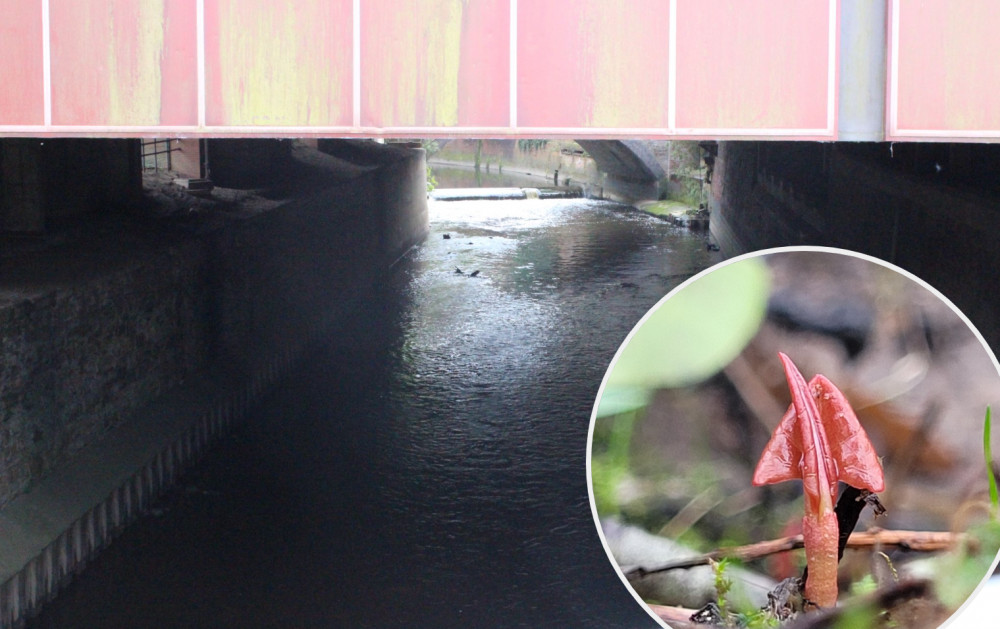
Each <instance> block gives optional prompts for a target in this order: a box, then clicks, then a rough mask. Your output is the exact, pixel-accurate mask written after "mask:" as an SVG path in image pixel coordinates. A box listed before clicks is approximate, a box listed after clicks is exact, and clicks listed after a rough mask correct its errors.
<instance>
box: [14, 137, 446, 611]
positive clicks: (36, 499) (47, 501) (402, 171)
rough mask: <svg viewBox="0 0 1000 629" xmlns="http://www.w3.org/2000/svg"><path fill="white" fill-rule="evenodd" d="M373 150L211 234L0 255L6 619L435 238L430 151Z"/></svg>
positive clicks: (43, 593) (67, 572) (47, 591)
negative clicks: (1, 269)
mask: <svg viewBox="0 0 1000 629" xmlns="http://www.w3.org/2000/svg"><path fill="white" fill-rule="evenodd" d="M237 148H238V147H237ZM372 150H373V149H371V148H370V147H369V148H366V149H365V151H372ZM374 150H375V151H376V152H377V153H380V154H379V155H378V161H379V164H380V165H379V166H378V167H377V168H374V169H366V168H362V169H351V170H350V173H349V175H348V176H336V175H334V176H332V177H331V179H330V185H329V186H313V187H310V188H309V189H310V190H311V191H312V192H311V193H309V194H308V195H305V196H301V197H298V198H296V199H294V200H292V201H290V202H288V203H286V204H284V205H281V206H280V207H277V208H275V209H272V210H269V211H266V212H263V213H259V214H256V215H254V216H252V217H250V218H234V219H231V220H229V221H226V222H224V223H223V224H222V225H221V226H216V228H215V229H213V230H211V231H208V232H207V233H200V234H192V233H191V231H189V230H154V231H153V232H152V233H151V234H147V235H148V236H150V238H149V239H148V240H145V241H144V240H142V238H141V237H140V238H139V239H138V240H135V238H136V236H135V235H134V234H132V235H131V236H130V237H129V238H126V239H122V238H120V237H119V236H120V235H119V234H117V233H114V232H113V231H112V232H111V233H108V234H106V236H107V238H105V240H104V241H101V242H87V243H80V246H78V247H67V248H62V249H60V248H56V250H53V251H45V252H42V253H40V254H38V256H37V257H35V258H32V256H31V255H30V254H26V255H27V257H25V256H20V257H17V258H9V259H7V260H4V261H3V262H4V263H6V264H8V265H11V266H9V267H8V268H5V273H4V274H3V275H2V276H0V330H2V333H0V505H5V506H3V507H2V508H0V538H2V539H3V540H4V543H3V544H2V545H0V627H15V626H21V624H22V623H23V622H24V619H25V618H26V617H28V616H29V615H30V614H31V612H32V610H33V609H34V608H36V607H37V606H38V605H40V604H41V603H42V602H43V601H44V600H46V599H47V598H48V597H49V596H50V595H52V594H53V593H54V592H55V591H56V590H58V589H59V588H60V587H61V586H62V584H63V583H64V582H65V581H66V580H67V579H68V578H70V577H71V576H72V574H73V573H74V572H76V571H77V570H79V569H80V567H81V566H82V565H83V564H84V563H85V562H86V561H88V560H89V559H90V558H91V557H92V556H93V555H94V554H95V553H97V552H98V551H99V550H100V549H101V548H102V547H103V546H104V545H105V544H106V543H107V542H108V541H109V540H110V539H111V538H113V537H114V536H115V535H116V534H117V533H118V532H119V531H120V529H121V528H122V527H123V526H125V525H126V524H127V523H128V522H129V521H131V520H132V519H133V518H134V517H136V516H137V515H138V514H139V513H141V512H142V510H143V509H145V508H146V507H148V505H149V504H150V503H151V502H152V500H153V499H154V498H155V496H156V494H157V493H158V492H159V491H160V490H162V489H163V488H165V487H166V486H168V485H169V484H170V483H171V482H173V480H174V479H176V478H177V476H178V475H179V474H180V472H181V470H182V468H183V467H184V466H186V465H187V464H189V463H191V462H192V461H194V460H195V459H196V458H197V457H198V456H199V454H200V453H201V452H202V451H203V450H204V449H205V448H206V447H207V446H208V444H209V443H210V442H211V441H212V439H213V438H215V437H216V436H218V435H219V434H221V432H222V431H223V430H224V429H225V427H226V426H227V425H228V424H230V423H231V422H233V421H235V420H237V419H239V418H240V416H242V415H243V414H244V413H245V412H246V411H247V409H248V408H249V407H250V406H251V405H252V403H253V401H254V400H255V399H258V398H259V396H260V395H262V393H263V391H264V389H265V388H266V387H267V386H268V385H269V384H270V383H273V382H275V381H276V379H277V378H278V376H279V375H280V373H281V372H282V371H284V370H287V369H288V368H289V367H290V366H291V364H292V363H293V362H294V361H295V360H296V357H297V356H301V355H302V354H303V353H304V351H305V350H306V349H307V348H308V347H309V345H310V344H311V343H313V342H314V341H316V340H317V338H319V337H321V336H323V335H326V334H329V333H331V331H332V330H335V326H336V324H337V321H338V320H339V319H340V318H341V317H342V316H344V315H346V314H348V313H349V312H351V310H352V309H353V308H354V307H355V306H356V305H357V304H358V303H359V302H360V301H361V300H363V299H365V297H366V296H367V295H368V294H369V293H370V292H371V291H372V289H373V288H374V287H375V283H376V282H378V281H379V280H380V278H381V277H382V276H383V275H384V274H385V273H386V272H387V270H388V268H389V266H390V265H391V264H392V262H394V261H395V260H397V259H398V258H399V257H400V256H401V255H403V254H404V253H405V251H406V250H407V249H409V248H410V247H411V246H412V245H413V244H415V243H416V242H418V241H420V240H422V239H423V238H424V237H425V236H426V233H427V230H428V225H427V203H426V194H425V181H424V173H425V168H426V164H425V158H424V153H423V151H421V150H400V149H391V150H389V149H387V150H386V151H385V152H381V151H380V150H379V149H374ZM251 152H252V151H251ZM342 175H343V173H342ZM140 231H141V230H140ZM98 240H100V239H98ZM88 246H89V248H90V249H89V251H88ZM29 489H30V490H31V491H26V490H29Z"/></svg>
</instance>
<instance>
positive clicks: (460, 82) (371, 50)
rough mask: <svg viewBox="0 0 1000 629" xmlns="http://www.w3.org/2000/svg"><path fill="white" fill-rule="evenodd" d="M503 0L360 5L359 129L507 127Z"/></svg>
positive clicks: (388, 0) (394, 0) (381, 0)
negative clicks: (360, 127)
mask: <svg viewBox="0 0 1000 629" xmlns="http://www.w3.org/2000/svg"><path fill="white" fill-rule="evenodd" d="M509 7H510V2H509V0H476V1H474V2H469V1H468V0H366V1H365V2H364V3H363V5H362V11H361V29H360V31H361V124H362V126H365V127H505V126H507V125H508V124H509V121H510V115H509V111H508V99H509V97H508V95H509V92H508V89H509V85H508V83H509V74H510V73H509V65H508V64H509V59H510V54H509V31H510V27H509V24H510V13H509Z"/></svg>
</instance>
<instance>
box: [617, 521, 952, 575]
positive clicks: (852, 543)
mask: <svg viewBox="0 0 1000 629" xmlns="http://www.w3.org/2000/svg"><path fill="white" fill-rule="evenodd" d="M960 539H961V536H960V535H958V534H955V533H950V532H947V531H943V532H942V531H899V530H885V529H872V530H870V531H865V532H858V533H851V536H850V537H849V538H848V539H847V547H848V548H873V547H881V548H886V547H894V548H901V549H904V550H910V551H916V552H934V551H939V550H947V549H949V548H952V547H953V546H954V545H955V544H956V543H957V542H958V541H959V540H960ZM799 548H802V536H801V535H791V536H789V537H781V538H778V539H773V540H767V541H764V542H757V543H756V544H747V545H746V546H734V547H732V548H720V549H719V550H714V551H712V552H710V553H705V554H703V555H697V556H695V557H691V558H689V559H680V560H677V561H671V562H669V563H665V564H661V565H659V566H655V567H653V568H645V567H643V566H637V567H634V568H632V569H630V570H628V571H627V572H626V573H625V576H626V577H627V578H629V579H641V578H642V577H645V576H648V575H651V574H656V573H658V572H667V571H669V570H684V569H687V568H694V567H695V566H706V565H708V564H709V563H710V562H712V561H719V560H720V559H737V560H739V561H752V560H754V559H760V558H762V557H767V556H768V555H774V554H777V553H782V552H787V551H790V550H796V549H799Z"/></svg>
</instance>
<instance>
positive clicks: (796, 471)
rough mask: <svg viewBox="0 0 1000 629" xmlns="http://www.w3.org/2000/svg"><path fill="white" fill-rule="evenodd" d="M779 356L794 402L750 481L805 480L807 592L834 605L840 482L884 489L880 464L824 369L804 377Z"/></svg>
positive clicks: (822, 602) (823, 604) (821, 603)
mask: <svg viewBox="0 0 1000 629" xmlns="http://www.w3.org/2000/svg"><path fill="white" fill-rule="evenodd" d="M778 356H779V357H780V358H781V362H782V364H783V365H784V368H785V377H786V379H787V380H788V388H789V390H790V391H791V394H792V404H791V406H789V408H788V411H787V412H786V413H785V415H784V416H783V417H782V418H781V422H779V424H778V426H777V427H776V428H775V429H774V434H772V435H771V440H770V441H768V443H767V446H765V447H764V452H763V453H762V454H761V457H760V461H758V463H757V469H756V470H755V472H754V476H753V484H754V485H766V484H769V483H778V482H781V481H786V480H795V479H801V480H802V490H803V493H804V494H805V514H804V515H803V517H802V536H803V539H804V543H805V550H806V564H807V566H808V573H809V575H808V578H807V580H806V584H805V590H806V598H808V599H809V600H810V601H812V602H813V603H815V604H816V605H818V606H820V607H832V606H833V605H835V604H836V602H837V561H838V559H837V542H838V536H839V530H838V525H837V516H836V514H835V513H834V504H835V503H836V499H837V483H838V482H840V481H843V482H845V483H847V484H848V485H851V486H853V487H857V488H859V489H867V490H869V491H872V492H876V493H877V492H880V491H883V490H884V489H885V481H884V479H883V475H882V465H881V463H880V462H879V460H878V455H876V454H875V448H874V447H873V446H872V444H871V442H870V441H869V440H868V435H867V434H865V431H864V428H862V427H861V424H860V423H858V418H857V416H855V414H854V410H853V409H851V405H850V404H849V403H848V402H847V398H845V397H844V394H843V393H841V392H840V390H839V389H838V388H837V387H836V386H834V384H833V383H832V382H830V381H829V380H827V379H826V377H825V376H822V375H818V374H817V375H816V376H814V377H813V378H812V380H810V381H809V382H808V383H806V381H805V378H803V377H802V374H801V373H800V372H799V370H798V368H796V367H795V364H794V363H792V360H791V359H790V358H789V357H788V356H786V355H785V354H782V353H779V354H778Z"/></svg>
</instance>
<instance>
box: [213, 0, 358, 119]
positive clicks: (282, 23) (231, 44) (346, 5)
mask: <svg viewBox="0 0 1000 629" xmlns="http://www.w3.org/2000/svg"><path fill="white" fill-rule="evenodd" d="M206 29H207V32H209V33H211V34H212V35H213V36H214V41H212V43H211V44H210V45H207V46H206V57H207V66H208V67H207V68H206V72H207V74H206V76H207V78H208V81H209V92H210V93H209V103H208V108H209V111H208V112H207V117H208V122H209V124H222V125H273V126H286V125H294V126H336V125H347V124H349V123H350V118H351V110H350V101H351V97H350V89H351V74H350V67H351V35H350V33H351V3H350V0H337V1H335V2H311V1H305V0H297V1H295V2H283V3H275V2H270V1H267V0H239V1H237V0H215V1H212V0H209V1H208V2H206Z"/></svg>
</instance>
